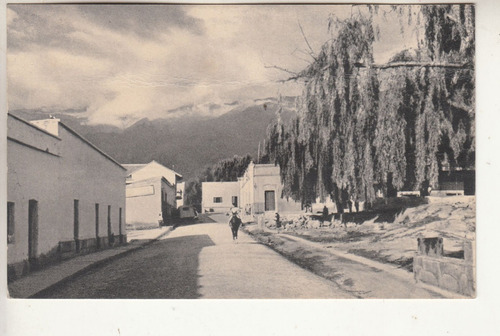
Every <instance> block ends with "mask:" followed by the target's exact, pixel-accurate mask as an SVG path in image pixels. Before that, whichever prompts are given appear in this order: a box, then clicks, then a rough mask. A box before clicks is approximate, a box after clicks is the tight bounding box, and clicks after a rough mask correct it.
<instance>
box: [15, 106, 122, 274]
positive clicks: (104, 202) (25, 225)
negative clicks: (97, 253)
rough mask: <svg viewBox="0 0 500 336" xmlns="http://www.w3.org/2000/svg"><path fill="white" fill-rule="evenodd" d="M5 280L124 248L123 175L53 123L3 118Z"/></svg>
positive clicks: (72, 133)
mask: <svg viewBox="0 0 500 336" xmlns="http://www.w3.org/2000/svg"><path fill="white" fill-rule="evenodd" d="M7 127H8V130H7V163H8V173H7V175H8V176H7V212H8V213H7V233H8V236H7V241H8V245H7V247H8V251H7V260H8V273H9V279H13V278H16V277H18V276H19V275H22V274H25V273H27V272H29V271H30V270H31V269H34V268H37V267H41V266H43V265H44V264H46V263H49V262H51V261H54V260H59V259H61V258H64V257H67V256H70V255H74V254H75V253H83V252H88V251H92V250H95V249H98V248H105V247H108V246H113V245H116V244H118V243H120V242H123V243H124V242H126V231H125V177H126V169H125V168H124V167H123V166H121V165H120V164H119V163H117V162H116V161H115V160H114V159H112V158H111V157H109V156H108V155H106V154H105V153H103V152H102V151H101V150H99V149H98V148H97V147H95V146H94V145H92V144H91V143H90V142H88V141H87V140H85V139H84V138H83V137H81V136H80V135H79V134H78V133H76V132H75V131H74V130H72V129H71V128H69V127H68V126H67V125H65V124H64V123H62V122H60V120H59V119H46V120H39V121H32V122H28V121H26V120H23V119H21V118H19V117H16V116H15V115H12V114H8V117H7Z"/></svg>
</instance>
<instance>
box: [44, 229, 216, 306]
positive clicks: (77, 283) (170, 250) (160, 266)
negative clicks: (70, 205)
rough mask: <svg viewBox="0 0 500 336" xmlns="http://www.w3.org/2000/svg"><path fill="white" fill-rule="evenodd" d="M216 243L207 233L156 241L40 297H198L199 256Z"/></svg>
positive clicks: (94, 268) (53, 288)
mask: <svg viewBox="0 0 500 336" xmlns="http://www.w3.org/2000/svg"><path fill="white" fill-rule="evenodd" d="M214 245H215V243H214V242H213V241H212V239H210V237H209V236H208V235H191V236H183V237H176V238H168V239H164V240H159V241H155V242H154V243H152V244H150V245H149V246H147V247H144V248H141V249H138V250H136V251H134V252H133V253H130V254H129V255H127V256H125V257H123V258H119V259H117V260H114V261H113V262H109V263H106V264H100V265H96V266H95V267H93V268H92V269H89V270H88V271H87V272H85V273H83V274H81V275H80V276H78V277H76V278H74V279H71V281H68V282H66V283H62V284H61V285H60V286H54V287H52V288H51V290H50V291H45V292H44V293H43V294H41V295H37V297H38V298H53V299H55V298H62V299H73V298H82V299H112V298H116V299H197V298H199V297H200V296H201V294H200V291H199V287H200V285H199V281H198V279H199V274H198V268H199V255H200V253H201V250H202V249H203V248H205V247H208V246H214Z"/></svg>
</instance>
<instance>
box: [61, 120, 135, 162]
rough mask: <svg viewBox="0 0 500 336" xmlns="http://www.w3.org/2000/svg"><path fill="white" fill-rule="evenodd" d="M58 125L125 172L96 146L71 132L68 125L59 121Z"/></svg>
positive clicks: (73, 131)
mask: <svg viewBox="0 0 500 336" xmlns="http://www.w3.org/2000/svg"><path fill="white" fill-rule="evenodd" d="M59 125H61V126H62V127H63V128H65V129H66V130H67V131H68V132H70V133H71V134H73V135H74V136H75V137H77V138H78V139H80V140H81V141H83V142H84V143H86V144H87V145H89V146H90V147H91V148H92V149H94V150H95V151H96V152H98V153H99V154H101V155H102V156H104V157H105V158H106V159H108V160H109V161H111V162H113V163H114V164H115V165H117V166H118V167H120V168H121V169H123V170H126V168H125V167H124V166H122V165H121V164H120V163H118V162H117V161H116V160H115V159H113V158H112V157H111V156H109V155H108V154H106V153H104V152H103V151H102V150H100V149H99V148H97V147H96V146H94V145H93V144H92V143H91V142H90V141H88V140H87V139H85V138H84V137H82V136H81V135H80V134H78V133H77V132H76V131H75V130H73V129H72V128H70V127H69V126H68V125H65V124H63V123H62V122H60V121H59Z"/></svg>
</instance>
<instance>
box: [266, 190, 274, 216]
mask: <svg viewBox="0 0 500 336" xmlns="http://www.w3.org/2000/svg"><path fill="white" fill-rule="evenodd" d="M264 202H265V203H264V211H274V210H276V203H275V198H274V190H266V191H265V192H264Z"/></svg>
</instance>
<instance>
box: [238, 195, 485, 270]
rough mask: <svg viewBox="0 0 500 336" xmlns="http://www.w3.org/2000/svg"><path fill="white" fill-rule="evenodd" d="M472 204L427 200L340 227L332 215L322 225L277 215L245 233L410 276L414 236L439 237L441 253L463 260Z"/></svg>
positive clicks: (470, 201) (471, 225)
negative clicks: (303, 243) (319, 247)
mask: <svg viewBox="0 0 500 336" xmlns="http://www.w3.org/2000/svg"><path fill="white" fill-rule="evenodd" d="M475 204H476V203H475V197H464V196H462V197H460V196H457V197H448V198H437V197H436V198H427V203H426V204H422V205H418V206H413V207H408V208H406V209H403V210H401V211H400V212H399V213H396V215H395V216H394V219H393V220H392V221H391V220H387V218H386V217H387V216H383V215H382V216H378V215H376V214H375V215H374V216H372V218H371V219H368V220H365V221H363V222H361V223H355V222H346V223H343V222H342V223H341V222H340V220H339V219H335V217H333V218H332V220H331V221H329V222H324V223H321V222H320V221H319V220H317V219H313V218H311V217H310V216H305V215H304V214H282V216H281V218H280V219H281V227H280V228H277V227H276V224H275V221H274V220H273V219H268V220H266V223H265V231H264V232H262V230H259V228H258V226H257V225H256V224H249V225H247V230H248V231H249V232H250V233H251V234H253V235H254V236H256V237H257V238H259V239H260V240H261V241H264V242H267V243H269V244H275V245H282V244H280V242H279V240H280V239H281V238H279V239H278V238H276V237H274V236H276V234H280V236H281V237H284V236H286V235H289V236H296V237H301V238H305V239H307V240H309V241H313V242H319V243H322V244H324V245H325V247H327V248H328V247H329V246H330V247H333V248H335V249H337V250H340V251H344V252H349V253H352V254H355V255H360V256H363V257H366V258H369V259H373V260H377V261H381V262H384V263H390V264H395V265H398V266H400V267H402V268H404V269H406V270H407V271H409V272H411V271H412V263H413V255H414V254H415V252H416V251H417V238H418V237H419V236H428V237H430V236H440V237H443V239H444V250H445V254H446V255H448V256H452V257H458V258H460V257H463V247H462V246H463V240H464V239H470V240H475V227H476V225H475V224H476V221H475V214H476V206H475ZM273 242H274V243H273ZM296 255H297V253H295V256H294V257H295V258H296Z"/></svg>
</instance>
